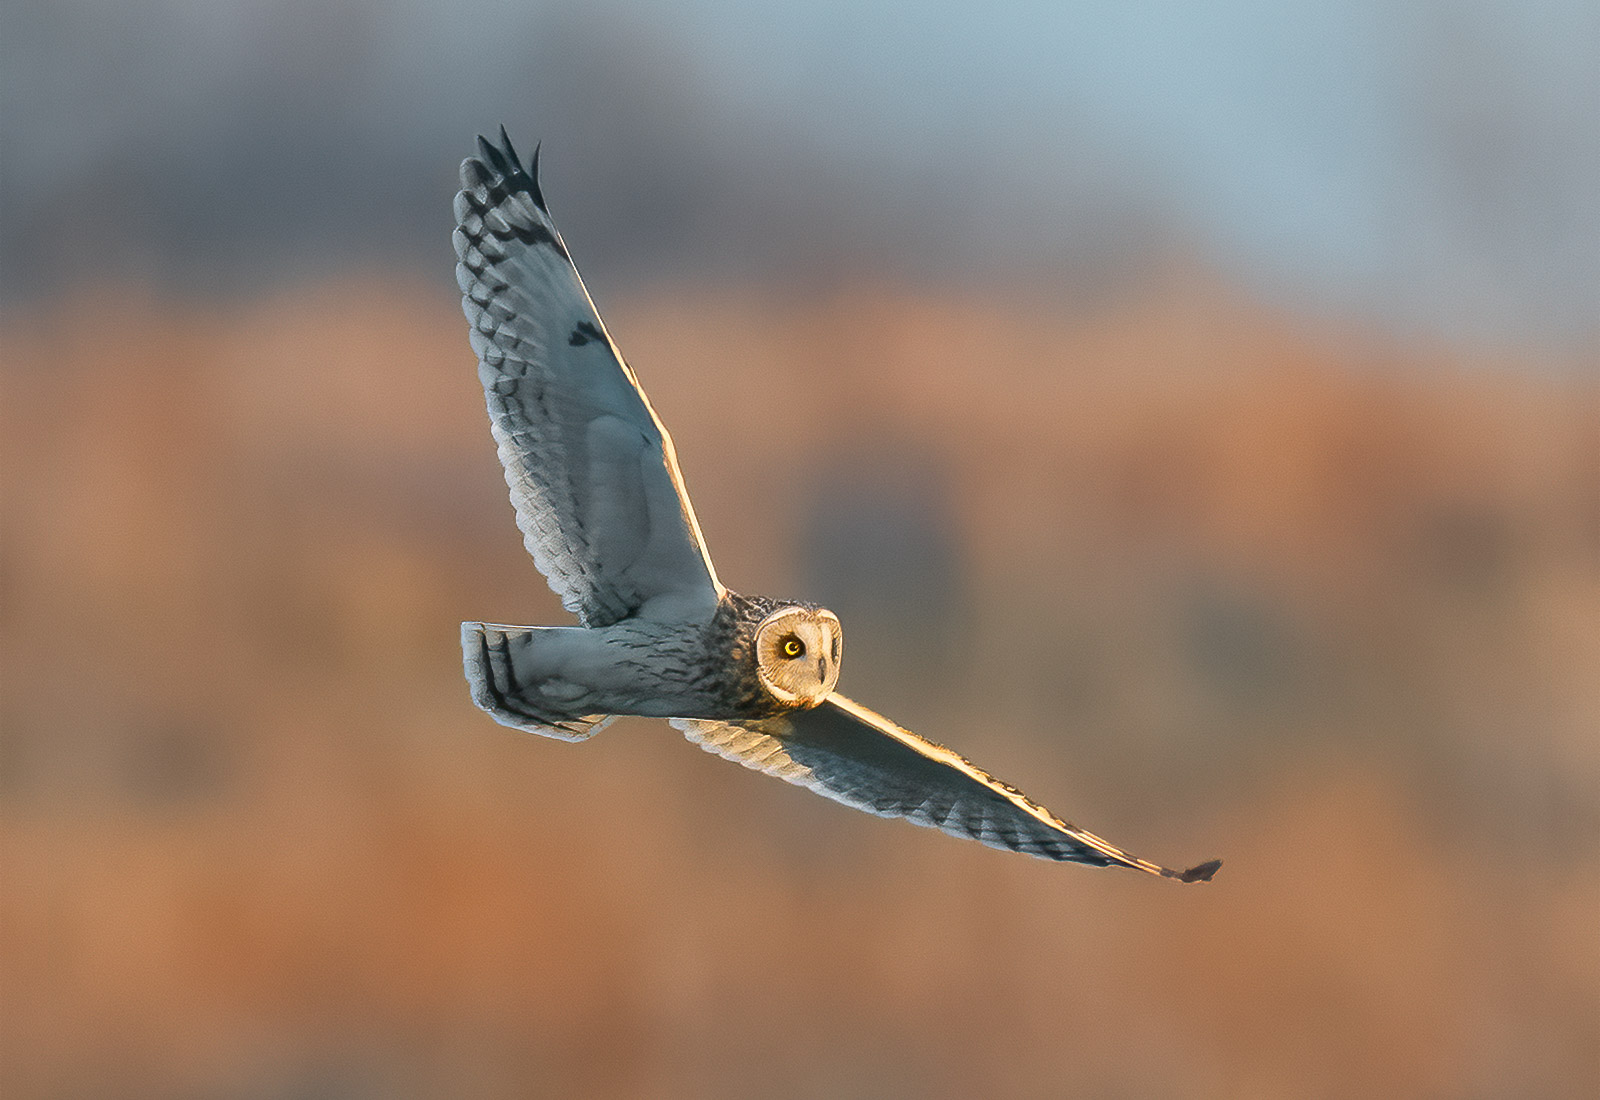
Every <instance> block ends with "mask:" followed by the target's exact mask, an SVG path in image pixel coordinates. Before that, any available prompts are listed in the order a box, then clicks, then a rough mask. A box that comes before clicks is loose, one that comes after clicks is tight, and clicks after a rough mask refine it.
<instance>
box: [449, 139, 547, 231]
mask: <svg viewBox="0 0 1600 1100" xmlns="http://www.w3.org/2000/svg"><path fill="white" fill-rule="evenodd" d="M542 147H543V142H540V143H539V144H537V145H535V146H534V147H533V160H532V161H531V162H530V163H529V166H528V167H527V168H524V167H523V166H522V158H521V157H519V156H518V155H517V151H516V149H515V148H514V147H513V146H512V144H511V136H510V135H509V134H507V133H506V128H505V124H504V123H502V124H501V125H500V144H499V145H495V144H494V143H493V142H491V141H490V140H489V139H488V138H486V137H484V136H483V135H482V134H479V135H478V155H477V156H476V157H469V158H468V159H467V160H465V161H463V162H462V165H461V178H462V183H463V186H467V187H472V186H477V185H479V184H484V183H490V182H491V181H492V180H493V178H494V176H496V175H498V176H499V177H500V179H501V180H502V181H503V182H504V183H505V186H506V187H507V188H508V189H510V190H512V191H521V192H523V193H525V194H526V195H527V196H528V197H529V198H531V199H533V203H534V205H535V206H537V207H538V208H539V209H540V210H542V211H544V212H545V213H546V214H548V213H550V208H549V207H548V206H546V205H545V201H544V191H543V189H541V188H540V186H539V150H540V149H541V148H542Z"/></svg>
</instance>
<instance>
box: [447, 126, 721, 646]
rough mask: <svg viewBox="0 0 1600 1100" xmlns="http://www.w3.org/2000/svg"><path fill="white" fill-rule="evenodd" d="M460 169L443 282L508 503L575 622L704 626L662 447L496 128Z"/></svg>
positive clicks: (693, 546)
mask: <svg viewBox="0 0 1600 1100" xmlns="http://www.w3.org/2000/svg"><path fill="white" fill-rule="evenodd" d="M500 139H501V144H500V145H499V146H498V147H496V146H494V145H492V144H490V143H489V142H488V141H485V140H484V139H483V138H479V139H478V152H479V155H478V156H476V157H471V158H469V159H467V160H466V161H464V162H463V163H462V165H461V191H460V193H458V194H457V195H456V199H455V215H456V231H455V233H454V235H453V239H454V242H455V250H456V258H457V259H458V260H459V263H458V264H457V265H456V280H457V282H458V283H459V284H460V286H461V294H462V299H461V305H462V310H463V311H464V312H465V313H466V315H467V320H468V321H469V322H471V326H472V333H471V336H472V348H473V351H475V352H476V353H477V355H478V377H479V379H480V380H481V381H482V383H483V389H484V394H485V396H486V398H487V400H488V404H489V417H490V421H491V426H492V428H493V431H494V437H495V442H496V443H497V444H498V446H499V452H500V461H501V463H502V464H503V465H504V466H505V474H506V483H507V485H509V486H510V489H511V501H512V504H513V505H514V506H515V508H516V513H517V526H518V527H520V528H521V529H522V533H523V541H524V544H525V545H526V546H527V548H528V552H529V553H530V554H532V555H533V559H534V563H535V564H536V565H537V566H538V567H539V571H540V572H542V573H543V574H544V575H545V576H546V578H548V579H549V582H550V587H551V588H552V589H554V590H555V591H556V593H557V594H558V595H560V596H561V598H562V603H563V604H564V605H565V606H566V608H567V609H568V610H569V611H572V612H573V613H574V614H576V615H577V616H578V618H579V621H580V622H581V623H582V624H583V625H584V626H591V627H598V626H606V625H609V624H611V623H614V622H616V621H618V620H620V619H624V618H627V617H629V616H630V615H636V614H638V615H642V616H644V617H653V618H659V619H688V618H700V619H703V618H705V617H707V616H709V615H710V613H711V609H712V608H713V607H714V606H715V604H716V601H717V600H718V599H719V598H720V596H721V595H722V592H723V589H722V586H721V584H720V583H719V582H718V581H717V575H716V571H715V569H713V567H712V565H711V559H710V557H709V556H708V555H707V553H706V549H705V543H704V540H703V539H702V538H701V535H700V526H699V523H698V521H696V519H695V515H694V509H693V507H692V506H691V505H690V503H689V497H688V494H687V493H686V492H685V490H684V487H683V478H682V475H681V474H680V473H679V471H678V461H677V456H676V454H675V453H674V451H673V448H672V439H671V437H670V436H669V435H668V434H667V430H666V428H664V427H663V426H662V424H661V421H660V420H659V419H658V418H657V417H656V414H655V410H654V409H652V408H651V407H650V401H649V399H648V398H647V397H646V396H645V394H644V391H643V390H642V389H640V388H639V383H638V380H637V379H636V378H635V377H634V375H633V372H632V371H631V370H629V369H628V365H627V364H626V363H625V362H624V361H623V359H622V356H621V354H620V353H619V352H618V351H617V348H616V345H615V344H613V343H612V341H611V337H610V336H609V335H608V334H607V332H606V330H605V325H604V324H603V323H602V322H601V320H600V316H599V314H598V313H596V312H595V308H594V303H593V302H591V301H590V299H589V292H588V291H587V290H586V289H585V288H584V285H583V280H582V279H581V278H580V277H579V276H578V271H577V269H576V268H575V267H573V265H572V261H571V259H570V258H569V257H568V255H567V248H566V245H565V244H564V243H563V242H562V240H561V234H560V233H558V232H557V231H556V228H555V225H554V223H553V222H551V220H550V213H549V211H548V209H546V207H545V202H544V196H543V195H542V194H541V192H540V190H539V183H538V179H537V174H538V156H537V155H535V157H534V162H533V169H532V171H531V172H530V171H528V170H525V169H524V168H523V167H522V164H521V162H520V161H519V160H518V158H517V154H516V151H515V150H513V149H512V147H511V142H510V139H508V138H507V137H506V134H505V130H504V129H502V130H501V131H500Z"/></svg>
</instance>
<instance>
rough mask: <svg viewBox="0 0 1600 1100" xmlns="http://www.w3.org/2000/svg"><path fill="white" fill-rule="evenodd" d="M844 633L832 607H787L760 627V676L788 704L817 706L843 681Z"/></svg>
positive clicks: (768, 687)
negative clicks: (841, 661)
mask: <svg viewBox="0 0 1600 1100" xmlns="http://www.w3.org/2000/svg"><path fill="white" fill-rule="evenodd" d="M843 653H844V631H843V629H842V628H841V627H840V626H839V619H838V616H836V615H835V614H834V613H833V612H831V611H824V610H822V609H821V608H817V609H815V610H813V609H811V608H808V607H785V608H782V609H780V610H778V611H774V612H773V613H772V614H771V615H768V616H767V617H766V618H765V619H763V620H761V625H760V626H758V627H756V674H757V675H758V676H759V677H760V678H761V686H762V687H764V688H766V689H767V692H768V693H769V694H770V695H771V696H772V697H773V698H774V699H776V700H778V702H780V703H783V704H785V705H786V706H797V707H814V706H816V705H817V704H818V703H820V702H822V701H823V700H824V699H826V698H827V697H828V694H829V693H830V692H831V691H833V688H834V685H835V684H837V683H838V682H839V659H840V657H841V656H843Z"/></svg>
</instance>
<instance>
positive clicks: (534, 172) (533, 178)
mask: <svg viewBox="0 0 1600 1100" xmlns="http://www.w3.org/2000/svg"><path fill="white" fill-rule="evenodd" d="M543 148H544V142H542V141H537V142H534V145H533V163H532V164H530V165H529V166H528V182H529V183H530V184H531V185H532V186H531V188H530V193H531V194H532V195H533V201H534V202H536V203H538V204H539V209H540V210H543V211H544V212H545V213H546V214H548V213H550V208H549V207H547V206H546V205H545V204H544V192H543V191H541V190H539V150H540V149H543Z"/></svg>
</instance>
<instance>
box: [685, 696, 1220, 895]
mask: <svg viewBox="0 0 1600 1100" xmlns="http://www.w3.org/2000/svg"><path fill="white" fill-rule="evenodd" d="M672 724H673V725H674V726H676V727H677V728H678V729H680V730H682V731H683V733H684V734H685V736H687V737H688V738H689V740H691V741H694V742H696V743H697V744H699V745H700V747H701V748H703V749H705V750H706V751H707V752H714V753H716V754H718V755H719V756H723V757H726V758H727V759H729V760H733V761H736V762H737V763H740V764H743V765H744V766H745V767H747V768H753V769H755V770H757V771H762V772H766V773H767V774H768V775H774V776H777V777H778V778H779V779H782V780H784V781H786V782H789V783H794V784H797V785H799V786H802V787H807V788H809V789H811V790H813V791H815V792H816V793H818V794H820V795H822V796H824V797H826V798H831V799H833V800H834V801H835V802H842V803H844V804H845V805H846V806H853V807H855V808H856V809H858V810H865V811H866V812H867V813H869V814H876V815H878V816H879V817H900V818H905V819H906V820H907V821H910V822H913V823H914V824H917V825H926V826H929V827H931V828H935V829H939V830H941V831H943V832H946V833H949V834H950V835H951V836H958V837H967V838H970V839H972V840H976V841H978V842H979V843H981V844H986V845H988V846H989V847H991V848H1002V849H1005V850H1008V851H1013V852H1023V853H1025V854H1027V855H1031V856H1037V857H1039V858H1040V859H1052V860H1061V861H1068V862H1073V863H1087V864H1090V865H1092V866H1096V867H1109V866H1122V867H1132V868H1134V869H1135V870H1139V871H1144V872H1147V873H1148V874H1152V875H1161V876H1162V877H1164V878H1172V879H1178V880H1179V881H1181V882H1204V881H1208V880H1209V879H1210V878H1211V876H1212V875H1213V874H1215V873H1216V871H1217V868H1218V867H1220V866H1221V865H1222V863H1221V861H1220V860H1212V861H1210V862H1208V863H1202V864H1200V865H1198V866H1196V867H1191V868H1189V869H1188V870H1186V871H1175V870H1172V869H1171V868H1168V867H1162V866H1160V865H1158V864H1155V863H1151V862H1149V861H1147V860H1143V859H1140V858H1138V857H1137V856H1133V855H1129V854H1128V853H1127V852H1124V851H1123V850H1122V849H1121V848H1118V847H1116V846H1115V845H1112V844H1109V843H1107V842H1106V841H1104V840H1102V839H1100V838H1099V837H1097V836H1095V835H1094V834H1093V833H1088V832H1084V831H1083V830H1082V829H1079V828H1077V827H1076V826H1074V825H1071V824H1068V823H1067V822H1065V821H1062V820H1061V819H1060V818H1058V817H1056V816H1055V815H1054V814H1052V813H1051V812H1050V811H1049V810H1046V809H1045V808H1044V807H1043V806H1040V805H1039V804H1038V803H1036V802H1033V801H1032V800H1031V799H1029V798H1028V797H1027V796H1026V795H1024V794H1023V793H1022V792H1021V791H1019V790H1017V789H1016V788H1014V787H1010V786H1007V785H1006V784H1004V783H1001V782H1000V781H999V780H997V779H995V778H994V777H993V776H991V775H989V774H987V773H986V772H983V771H981V770H980V769H978V768H976V767H974V766H973V765H972V764H971V763H970V762H968V761H967V760H966V759H964V758H963V757H961V756H959V755H957V754H956V753H954V752H951V751H950V750H949V749H946V748H944V747H942V746H940V745H936V744H934V743H933V742H931V741H928V740H926V739H924V738H921V737H918V736H917V735H916V734H914V733H912V732H911V731H910V730H906V729H902V728H901V727H899V726H897V725H895V724H894V723H893V722H891V721H890V720H889V719H887V718H885V717H884V716H883V715H881V714H877V713H875V712H874V711H871V710H868V709H867V708H866V707H864V706H861V705H860V704H859V703H855V702H853V701H851V700H849V699H846V698H844V697H843V696H841V695H838V694H835V695H832V696H830V697H829V698H828V700H827V701H826V702H824V703H823V704H822V705H821V706H818V707H815V708H812V709H810V710H796V711H789V712H787V713H785V714H783V715H780V716H778V717H776V718H771V719H766V720H764V721H760V722H745V723H738V724H732V723H725V722H707V721H700V720H695V719H674V720H673V722H672Z"/></svg>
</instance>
